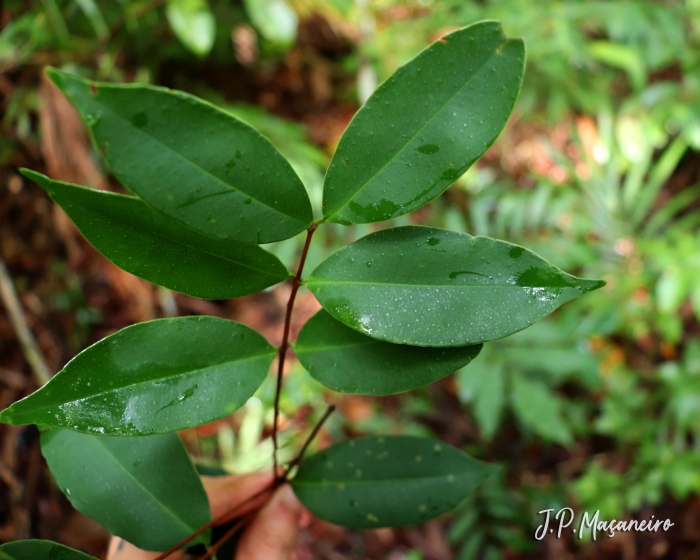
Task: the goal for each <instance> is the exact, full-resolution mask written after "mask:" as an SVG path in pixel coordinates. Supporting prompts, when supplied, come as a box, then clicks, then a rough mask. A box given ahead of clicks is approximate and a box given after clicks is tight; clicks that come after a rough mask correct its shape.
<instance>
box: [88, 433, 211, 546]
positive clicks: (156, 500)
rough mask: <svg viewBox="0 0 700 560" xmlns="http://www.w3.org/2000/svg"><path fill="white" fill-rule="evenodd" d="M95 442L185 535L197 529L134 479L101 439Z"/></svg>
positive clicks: (97, 438) (96, 439)
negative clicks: (181, 528)
mask: <svg viewBox="0 0 700 560" xmlns="http://www.w3.org/2000/svg"><path fill="white" fill-rule="evenodd" d="M95 441H96V442H97V443H99V444H100V446H101V447H102V448H103V449H104V450H105V452H106V453H107V454H108V455H109V456H110V457H112V459H114V462H115V463H116V464H117V465H118V466H119V467H120V468H121V469H122V470H123V471H124V472H125V473H126V474H127V476H128V477H129V478H131V479H132V480H133V481H134V482H135V483H136V485H137V486H139V487H140V488H141V489H142V490H143V491H144V492H145V494H146V495H147V496H150V497H151V498H152V499H153V501H154V502H155V503H156V504H157V505H158V506H159V507H160V509H162V510H163V511H165V512H166V513H167V514H169V515H170V517H172V518H173V519H174V520H175V521H176V522H177V523H179V524H180V525H181V526H182V527H183V528H184V529H185V531H186V532H187V533H192V532H193V531H194V530H196V529H198V527H191V526H189V525H188V524H186V523H185V522H184V521H183V520H182V519H180V517H178V516H177V515H176V514H175V512H173V511H172V510H170V509H168V508H167V507H166V505H165V504H164V503H162V502H161V501H160V500H159V499H158V498H157V497H156V496H155V495H154V494H153V493H152V492H151V491H150V490H149V489H148V488H146V486H144V485H143V483H141V481H140V480H139V479H138V478H136V477H135V476H134V475H133V473H131V471H129V469H127V468H126V466H125V465H124V464H123V463H122V462H121V461H120V460H119V459H118V458H117V457H116V455H114V453H112V452H111V450H110V449H109V448H108V447H107V446H106V445H105V444H104V442H103V441H102V439H101V438H99V437H96V438H95ZM209 519H210V520H211V514H210V515H209Z"/></svg>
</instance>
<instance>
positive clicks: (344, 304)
mask: <svg viewBox="0 0 700 560" xmlns="http://www.w3.org/2000/svg"><path fill="white" fill-rule="evenodd" d="M306 283H307V285H308V287H309V289H311V291H312V292H313V293H314V295H315V296H316V297H317V298H318V300H319V301H320V302H321V305H322V306H323V308H324V309H325V310H326V311H328V313H330V314H331V315H332V316H333V317H335V318H336V319H338V320H339V321H342V322H343V323H345V324H346V325H348V326H350V327H352V328H353V329H355V330H357V331H360V332H363V333H365V334H367V335H369V336H371V337H372V338H376V339H379V340H386V341H388V342H394V343H398V344H411V345H416V346H463V345H467V344H477V343H480V342H485V341H488V340H493V339H496V338H502V337H504V336H508V335H510V334H513V333H514V332H517V331H519V330H522V329H524V328H526V327H528V326H530V325H531V324H533V323H534V322H535V321H538V320H539V319H541V318H542V317H544V316H545V315H548V314H549V313H551V312H552V311H554V310H555V309H556V308H557V307H559V306H560V305H562V304H563V303H565V302H567V301H569V300H572V299H574V298H577V297H579V296H581V295H582V294H585V293H586V292H590V291H592V290H595V289H598V288H600V287H601V286H603V285H604V284H605V282H603V281H600V280H582V279H579V278H575V277H574V276H571V275H569V274H566V273H564V272H562V271H561V270H559V269H558V268H557V267H555V266H553V265H551V264H549V263H548V262H547V261H545V260H544V259H542V258H541V257H539V256H537V255H536V254H534V253H532V252H531V251H528V250H527V249H524V248H523V247H518V246H517V245H512V244H510V243H506V242H505V241H497V240H495V239H491V238H489V237H472V236H471V235H467V234H463V233H455V232H451V231H446V230H442V229H435V228H429V227H421V226H406V227H400V228H393V229H387V230H383V231H378V232H376V233H373V234H370V235H368V236H366V237H363V238H362V239H360V240H359V241H356V242H355V243H353V244H351V245H349V246H347V247H344V248H343V249H341V250H340V251H338V252H337V253H335V254H334V255H331V256H330V257H329V258H328V259H326V260H325V261H324V262H322V263H321V264H320V265H319V266H318V268H316V270H314V271H313V273H312V274H311V276H310V277H309V278H308V279H307V281H306Z"/></svg>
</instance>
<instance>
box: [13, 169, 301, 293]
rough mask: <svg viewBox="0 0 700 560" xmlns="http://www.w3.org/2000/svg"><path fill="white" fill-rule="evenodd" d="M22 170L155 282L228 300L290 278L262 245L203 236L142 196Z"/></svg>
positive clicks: (127, 265)
mask: <svg viewBox="0 0 700 560" xmlns="http://www.w3.org/2000/svg"><path fill="white" fill-rule="evenodd" d="M21 172H22V174H23V175H24V176H25V177H27V178H29V179H31V180H32V181H34V182H36V183H37V184H38V185H39V186H41V187H42V188H43V189H44V190H45V191H46V192H47V193H48V194H49V196H51V198H52V200H54V201H55V202H56V203H57V204H58V205H60V206H61V208H63V209H64V210H65V212H66V213H67V214H68V216H69V217H70V218H71V219H72V220H73V222H74V223H75V224H76V226H78V229H79V230H80V232H81V233H82V234H83V235H84V236H85V237H86V238H87V240H88V241H90V243H91V244H92V245H93V246H94V247H95V248H96V249H97V250H98V251H100V253H102V254H103V255H104V256H106V257H107V258H108V259H109V260H110V261H112V262H113V263H114V264H116V265H117V266H119V267H121V268H123V269H124V270H126V271H127V272H130V273H132V274H134V275H136V276H139V277H141V278H145V279H146V280H148V281H150V282H153V283H155V284H159V285H161V286H165V287H166V288H170V289H171V290H175V291H177V292H182V293H184V294H187V295H190V296H194V297H200V298H204V299H229V298H234V297H239V296H243V295H247V294H252V293H255V292H258V291H260V290H263V289H265V288H268V287H269V286H273V285H274V284H277V283H279V282H282V281H284V280H285V279H287V278H288V276H289V271H288V270H287V268H286V267H285V266H284V265H283V264H282V263H281V262H280V260H279V259H278V258H277V257H276V256H274V255H273V254H272V253H269V252H268V251H265V250H264V249H263V248H262V247H258V246H256V245H246V244H242V243H237V242H232V241H228V240H223V239H215V238H213V237H209V236H206V235H202V234H201V233H199V232H197V231H195V230H193V229H191V228H189V227H187V226H185V225H184V224H181V223H179V222H177V221H175V220H172V219H170V218H168V217H166V216H163V215H162V214H160V213H159V212H156V211H155V210H153V209H151V208H150V207H149V206H148V205H147V204H145V203H144V202H143V201H141V200H139V199H138V198H135V197H130V196H124V195H120V194H116V193H109V192H105V191H97V190H93V189H87V188H85V187H81V186H79V185H73V184H71V183H64V182H61V181H54V180H52V179H49V178H48V177H46V176H45V175H41V174H40V173H36V172H34V171H31V170H28V169H22V170H21Z"/></svg>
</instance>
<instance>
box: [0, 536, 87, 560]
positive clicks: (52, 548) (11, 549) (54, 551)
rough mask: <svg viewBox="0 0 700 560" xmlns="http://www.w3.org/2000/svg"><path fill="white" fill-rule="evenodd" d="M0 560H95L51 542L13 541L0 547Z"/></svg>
mask: <svg viewBox="0 0 700 560" xmlns="http://www.w3.org/2000/svg"><path fill="white" fill-rule="evenodd" d="M0 560H97V559H96V558H95V557H94V556H88V555H87V554H83V553H82V552H78V551H77V550H73V549H72V548H68V547H67V546H63V545H62V544H58V543H55V542H51V541H39V540H34V539H31V540H27V541H14V542H9V543H5V544H3V545H0Z"/></svg>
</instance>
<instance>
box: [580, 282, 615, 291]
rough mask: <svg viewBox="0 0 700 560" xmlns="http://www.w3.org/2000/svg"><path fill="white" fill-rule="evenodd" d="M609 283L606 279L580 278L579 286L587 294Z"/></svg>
mask: <svg viewBox="0 0 700 560" xmlns="http://www.w3.org/2000/svg"><path fill="white" fill-rule="evenodd" d="M607 284H608V283H607V282H606V281H605V280H580V281H579V288H580V289H581V293H582V294H587V293H589V292H595V291H596V290H599V289H600V288H602V287H603V286H606V285H607Z"/></svg>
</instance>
